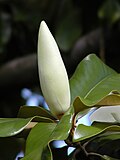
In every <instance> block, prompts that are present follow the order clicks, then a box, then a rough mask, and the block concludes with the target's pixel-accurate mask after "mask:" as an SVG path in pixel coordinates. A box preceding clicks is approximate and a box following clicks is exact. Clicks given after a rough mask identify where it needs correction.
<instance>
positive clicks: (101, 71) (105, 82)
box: [70, 54, 120, 110]
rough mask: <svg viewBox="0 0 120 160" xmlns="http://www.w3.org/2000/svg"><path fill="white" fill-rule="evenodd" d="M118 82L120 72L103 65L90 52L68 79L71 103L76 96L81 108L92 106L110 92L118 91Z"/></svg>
mask: <svg viewBox="0 0 120 160" xmlns="http://www.w3.org/2000/svg"><path fill="white" fill-rule="evenodd" d="M119 82H120V74H118V73H116V72H115V71H114V70H113V69H111V68H110V67H108V66H107V65H105V64H104V63H103V62H102V61H101V60H100V59H99V58H98V57H97V56H96V55H95V54H90V55H88V56H87V57H86V58H85V59H83V60H82V61H81V62H80V64H79V65H78V67H77V69H76V71H75V73H74V75H73V76H72V78H71V79H70V88H71V96H72V103H74V100H75V98H76V97H78V98H79V101H80V102H79V103H81V104H83V106H82V108H84V107H87V106H94V105H96V104H97V103H98V102H100V101H101V100H103V99H104V98H106V97H107V96H108V94H109V93H110V92H112V91H118V92H119V91H120V84H119ZM79 107H80V106H78V108H79ZM76 108H77V106H76ZM78 110H79V109H78ZM80 110H81V109H80Z"/></svg>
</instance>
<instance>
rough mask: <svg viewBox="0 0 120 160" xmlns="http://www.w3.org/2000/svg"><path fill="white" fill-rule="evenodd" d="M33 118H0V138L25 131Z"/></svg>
mask: <svg viewBox="0 0 120 160" xmlns="http://www.w3.org/2000/svg"><path fill="white" fill-rule="evenodd" d="M32 120H33V118H27V119H22V118H0V137H9V136H14V135H16V134H18V133H20V132H21V131H23V130H24V129H25V127H26V126H27V125H28V124H29V123H30V122H31V121H32Z"/></svg>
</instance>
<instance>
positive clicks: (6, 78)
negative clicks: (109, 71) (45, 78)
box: [0, 0, 120, 117]
mask: <svg viewBox="0 0 120 160" xmlns="http://www.w3.org/2000/svg"><path fill="white" fill-rule="evenodd" d="M41 20H45V21H46V23H47V25H48V26H49V28H50V30H51V32H52V34H53V35H54V37H55V39H56V41H57V42H58V45H59V48H60V51H61V54H62V57H63V60H64V62H65V66H66V68H67V71H68V75H69V77H71V75H72V74H73V72H74V70H75V68H76V66H77V64H78V63H79V62H80V61H81V60H82V59H83V58H84V57H85V56H86V55H88V54H89V53H93V52H94V53H96V54H97V55H98V56H99V57H100V58H101V59H102V60H103V61H104V62H105V63H106V64H108V65H109V66H110V67H112V68H114V69H115V70H116V71H118V72H120V0H115V1H113V0H97V1H96V0H91V1H89V0H21V1H17V0H1V1H0V117H16V115H17V112H18V110H19V107H20V106H21V105H24V104H25V100H24V99H22V97H21V90H22V89H23V88H29V89H31V90H32V91H34V92H36V93H40V87H39V80H38V73H37V59H36V55H37V54H36V53H37V36H38V29H39V24H40V22H41Z"/></svg>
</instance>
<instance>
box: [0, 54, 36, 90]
mask: <svg viewBox="0 0 120 160" xmlns="http://www.w3.org/2000/svg"><path fill="white" fill-rule="evenodd" d="M37 80H38V76H37V60H36V55H35V54H31V55H29V56H25V57H21V58H17V59H14V60H12V61H10V62H8V63H6V64H4V65H3V66H1V67H0V89H5V88H7V89H9V88H11V89H13V88H16V89H17V88H22V87H25V86H29V85H33V84H35V83H36V82H37Z"/></svg>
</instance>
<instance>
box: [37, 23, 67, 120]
mask: <svg viewBox="0 0 120 160" xmlns="http://www.w3.org/2000/svg"><path fill="white" fill-rule="evenodd" d="M38 69H39V78H40V85H41V89H42V92H43V95H44V97H45V100H46V102H47V104H48V106H49V108H50V111H51V112H52V113H53V114H54V115H56V116H57V117H59V116H60V115H62V114H64V113H65V112H66V111H67V109H68V108H69V107H70V88H69V80H68V76H67V72H66V69H65V66H64V63H63V61H62V58H61V55H60V52H59V49H58V46H57V44H56V42H55V40H54V38H53V36H52V34H51V32H50V31H49V29H48V27H47V25H46V23H45V22H44V21H42V22H41V24H40V29H39V35H38Z"/></svg>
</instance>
